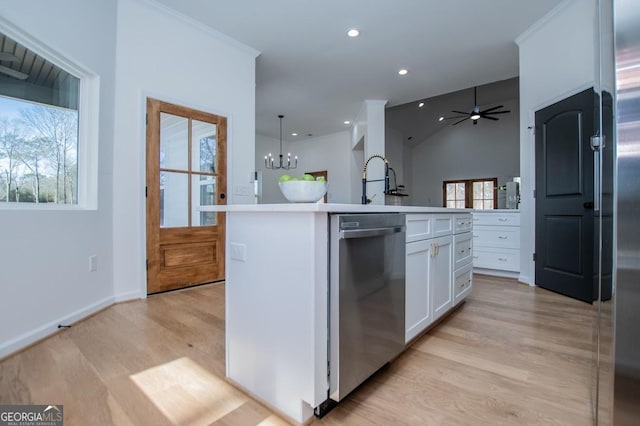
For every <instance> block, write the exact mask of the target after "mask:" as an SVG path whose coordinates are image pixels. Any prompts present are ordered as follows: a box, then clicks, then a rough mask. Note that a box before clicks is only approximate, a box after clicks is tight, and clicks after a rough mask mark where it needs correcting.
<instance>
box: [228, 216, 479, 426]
mask: <svg viewBox="0 0 640 426" xmlns="http://www.w3.org/2000/svg"><path fill="white" fill-rule="evenodd" d="M220 208H221V209H224V211H226V212H227V231H226V232H227V237H226V374H227V377H228V379H229V380H230V381H232V382H233V383H235V384H236V385H237V386H239V387H241V388H242V389H244V390H246V391H247V392H249V393H250V394H252V395H253V396H254V397H256V398H257V399H259V400H261V401H263V402H265V403H266V404H268V405H269V406H270V407H272V408H274V409H276V410H278V411H279V412H280V413H282V414H283V415H285V416H287V417H288V418H289V419H291V420H292V421H295V422H298V423H304V422H305V421H307V420H309V419H310V418H311V417H312V416H313V414H314V409H315V408H316V407H319V406H320V405H321V404H323V403H324V402H325V401H326V400H327V399H328V398H329V378H328V369H329V367H328V361H329V355H328V349H329V348H328V340H329V326H328V322H329V308H330V306H329V305H330V301H329V296H328V291H329V288H330V287H329V281H330V271H329V270H330V268H329V263H330V255H329V245H330V241H329V239H330V238H329V232H330V229H329V227H330V224H329V222H330V220H329V218H330V216H331V215H333V214H337V213H405V214H406V217H407V220H406V226H407V232H406V235H407V237H406V238H407V240H406V243H407V244H406V247H407V252H406V253H407V254H406V267H407V268H406V286H407V288H406V298H407V307H406V309H407V312H406V327H407V332H406V342H407V343H408V342H410V341H411V339H413V338H415V337H416V336H418V335H419V334H420V333H421V332H422V331H423V330H424V329H426V328H427V327H428V326H429V325H430V324H431V323H432V322H433V321H435V320H436V319H437V318H438V317H439V316H441V315H443V314H445V313H447V312H449V311H450V310H451V309H453V307H454V306H455V305H457V304H459V303H460V302H461V301H462V300H463V299H464V298H465V297H466V295H468V294H469V292H470V291H471V267H470V262H471V238H470V232H469V231H470V230H471V226H472V221H471V215H470V213H469V212H468V211H466V210H463V209H458V210H456V209H444V208H433V207H405V206H384V205H366V206H365V205H359V204H322V203H320V204H316V203H301V204H262V205H228V206H220ZM436 252H437V253H436ZM440 253H442V255H441V256H440V257H438V255H439V254H440ZM466 259H468V261H467V260H466ZM434 312H435V314H434Z"/></svg>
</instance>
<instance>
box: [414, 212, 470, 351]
mask: <svg viewBox="0 0 640 426" xmlns="http://www.w3.org/2000/svg"><path fill="white" fill-rule="evenodd" d="M470 229H471V215H470V214H451V215H444V214H434V215H426V214H420V215H418V214H416V215H411V214H408V215H407V231H408V232H407V245H406V261H405V266H406V287H405V289H406V290H405V300H406V303H405V342H409V341H410V340H412V339H413V338H414V337H416V336H418V335H419V334H420V333H421V332H423V331H424V330H425V329H426V328H427V327H428V326H429V325H430V324H431V323H433V322H434V321H435V320H437V319H438V318H440V317H441V316H443V315H444V314H446V313H447V312H448V311H450V310H451V309H452V308H453V307H454V306H455V305H456V304H457V303H459V302H460V301H462V300H463V299H464V298H465V297H466V296H468V294H469V293H470V291H471V281H469V282H468V283H467V284H466V287H465V288H464V289H462V288H460V290H458V289H457V288H456V286H455V285H454V279H455V278H457V277H458V274H459V273H462V271H463V270H466V271H468V272H469V273H468V279H469V280H470V278H471V272H470V271H471V267H470V265H471V250H472V238H471V233H470V232H468V231H469V230H470ZM465 268H466V269H465Z"/></svg>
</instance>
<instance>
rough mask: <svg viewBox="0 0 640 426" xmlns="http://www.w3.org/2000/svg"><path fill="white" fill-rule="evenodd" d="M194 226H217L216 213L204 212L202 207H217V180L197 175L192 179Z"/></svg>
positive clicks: (192, 221)
mask: <svg viewBox="0 0 640 426" xmlns="http://www.w3.org/2000/svg"><path fill="white" fill-rule="evenodd" d="M192 182H193V186H192V191H193V195H192V202H193V208H192V210H191V211H192V217H191V225H192V226H213V225H216V212H207V211H202V207H206V206H214V205H216V196H217V192H216V178H215V177H214V176H202V175H197V176H193V178H192Z"/></svg>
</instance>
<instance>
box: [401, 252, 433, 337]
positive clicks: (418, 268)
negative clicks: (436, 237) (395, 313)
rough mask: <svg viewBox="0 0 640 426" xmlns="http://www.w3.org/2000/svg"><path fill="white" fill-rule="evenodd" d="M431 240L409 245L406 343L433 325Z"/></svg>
mask: <svg viewBox="0 0 640 426" xmlns="http://www.w3.org/2000/svg"><path fill="white" fill-rule="evenodd" d="M431 253H432V245H431V240H422V241H415V242H412V243H407V248H406V256H407V257H406V259H407V260H406V272H405V274H406V275H405V283H406V285H405V300H406V304H405V342H408V341H409V340H411V339H413V338H414V337H416V336H417V335H418V334H419V333H420V332H421V331H422V330H424V329H425V328H426V327H427V326H428V325H429V324H431V321H432V316H431V295H430V294H429V277H430V274H431Z"/></svg>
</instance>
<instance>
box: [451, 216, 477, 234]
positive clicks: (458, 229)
mask: <svg viewBox="0 0 640 426" xmlns="http://www.w3.org/2000/svg"><path fill="white" fill-rule="evenodd" d="M453 218H454V219H453V220H454V224H453V233H454V234H460V233H462V232H469V231H471V225H472V224H473V219H472V217H471V215H470V214H465V215H455V216H454V217H453Z"/></svg>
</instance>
